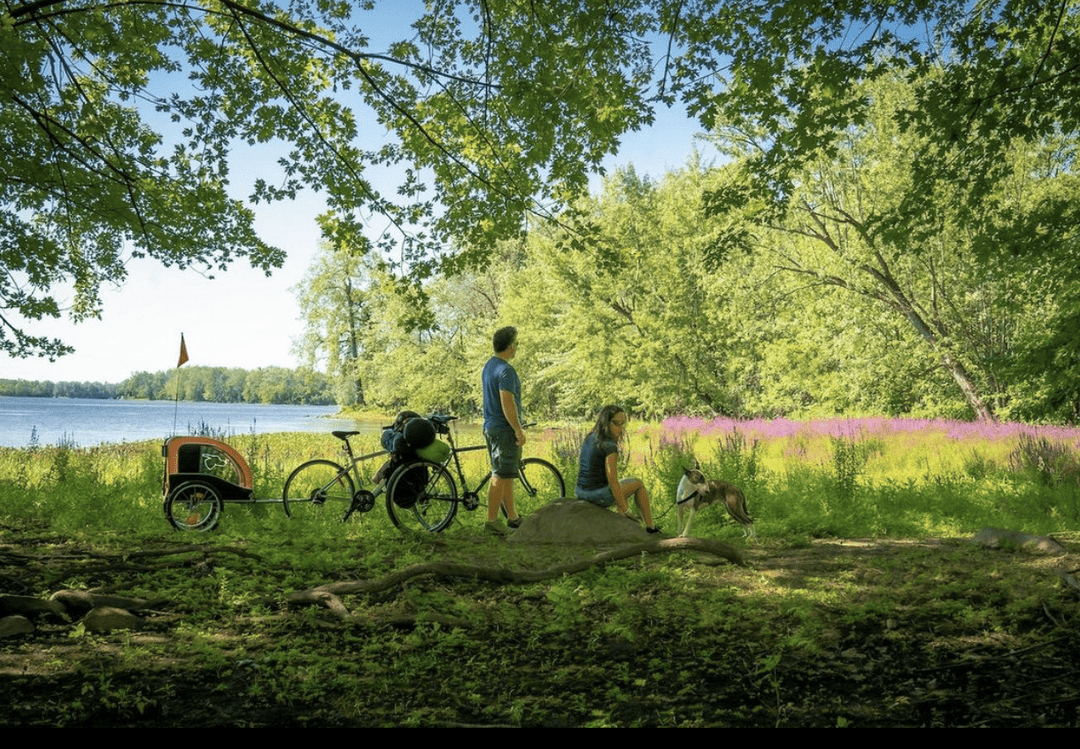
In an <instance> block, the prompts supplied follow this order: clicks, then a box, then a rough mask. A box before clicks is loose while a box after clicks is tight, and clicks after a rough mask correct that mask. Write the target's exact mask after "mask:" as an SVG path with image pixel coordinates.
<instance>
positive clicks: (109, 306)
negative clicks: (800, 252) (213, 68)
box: [0, 107, 715, 382]
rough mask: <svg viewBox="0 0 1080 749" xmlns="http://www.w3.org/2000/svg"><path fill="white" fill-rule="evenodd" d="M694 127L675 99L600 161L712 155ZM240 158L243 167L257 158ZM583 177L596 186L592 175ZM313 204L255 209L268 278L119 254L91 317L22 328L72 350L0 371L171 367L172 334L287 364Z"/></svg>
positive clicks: (215, 356) (204, 348)
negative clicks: (121, 274) (272, 262)
mask: <svg viewBox="0 0 1080 749" xmlns="http://www.w3.org/2000/svg"><path fill="white" fill-rule="evenodd" d="M699 131H700V127H699V126H698V124H697V123H696V121H694V120H691V119H689V118H688V117H687V116H686V115H685V111H684V110H683V109H682V108H681V107H676V108H675V109H672V110H666V109H661V110H660V111H659V112H657V119H656V122H655V124H654V125H653V126H652V127H650V128H649V129H647V130H643V131H640V132H636V133H629V134H627V135H626V136H625V137H624V139H623V143H622V146H621V148H620V150H619V152H618V153H617V154H615V155H614V156H612V157H609V158H608V159H607V161H606V162H605V164H604V166H605V168H607V170H608V171H611V170H612V169H613V168H614V167H616V166H622V165H626V164H633V165H634V167H635V169H636V170H637V171H638V173H639V174H649V175H652V176H654V177H659V176H660V175H662V174H663V173H664V172H665V171H668V170H670V169H677V168H680V167H682V166H683V165H684V164H685V163H686V161H687V159H688V158H689V156H690V154H691V152H692V151H693V149H694V148H695V147H697V148H698V149H699V150H701V151H702V153H703V154H704V156H705V158H706V159H708V158H714V157H715V152H714V151H712V150H711V149H710V148H709V147H707V146H706V145H705V144H702V143H701V142H698V141H695V138H694V136H695V133H698V132H699ZM245 158H246V160H247V163H248V164H250V165H251V166H250V168H252V169H257V168H258V164H259V163H266V162H262V160H261V159H253V158H251V157H250V156H247V157H245ZM271 161H272V160H271ZM234 171H235V172H236V173H235V174H234V176H235V177H236V179H235V182H236V184H238V185H240V186H245V185H250V184H251V182H252V180H253V177H252V174H253V172H249V173H247V174H245V173H244V172H245V166H244V164H238V166H237V167H235V168H234ZM593 185H594V188H595V187H596V186H598V185H599V178H596V179H595V180H594V182H593ZM390 192H391V194H392V190H391V191H390ZM322 210H323V206H322V205H321V203H320V200H319V195H318V194H316V193H312V192H305V193H303V194H302V195H301V196H300V198H299V199H298V200H297V201H295V202H292V203H280V204H276V205H273V206H270V207H262V206H260V207H256V228H257V230H258V231H259V232H260V234H261V236H262V237H263V238H264V239H265V240H266V241H268V242H269V243H270V244H273V245H276V246H278V247H281V248H282V249H283V250H285V251H286V253H287V255H288V258H287V260H286V262H285V265H284V266H283V267H282V268H280V269H278V270H276V271H275V272H274V274H273V275H272V276H271V277H269V278H267V277H266V276H265V275H264V274H263V273H262V272H261V271H257V270H253V269H252V268H250V266H247V265H246V263H245V261H243V260H241V261H237V262H235V263H233V264H232V265H231V266H230V268H229V269H228V270H227V271H225V272H218V273H217V274H216V277H215V278H213V279H210V278H207V277H204V276H201V275H199V274H198V273H196V272H194V271H191V270H188V271H179V270H177V269H175V268H165V267H163V266H161V265H160V264H159V263H156V262H153V261H149V260H137V261H135V260H133V261H131V262H129V264H128V271H129V276H128V278H127V280H126V282H125V283H124V285H123V286H122V287H119V288H116V287H113V286H105V287H103V288H102V294H101V296H102V302H103V307H102V316H101V319H100V320H89V321H85V322H83V323H80V324H74V323H72V322H71V321H70V320H68V319H67V318H60V319H57V320H52V319H46V320H43V321H41V322H39V323H34V324H32V325H31V324H27V325H26V326H25V329H26V330H27V332H29V333H31V334H34V335H47V336H49V337H57V338H60V339H61V340H63V341H64V342H65V343H68V344H69V345H72V346H74V347H75V353H74V354H71V355H69V356H66V357H62V358H60V359H58V360H57V361H56V362H55V363H50V362H49V361H48V360H47V359H37V358H32V359H11V358H7V357H3V355H0V378H4V379H23V380H52V381H67V380H74V381H97V382H120V381H122V380H124V379H125V378H126V377H128V376H129V375H130V374H132V373H133V372H138V371H149V372H155V371H159V370H163V369H169V368H171V367H174V366H176V361H177V356H178V353H179V347H180V334H181V333H183V334H184V336H185V339H186V342H187V349H188V353H189V355H190V357H191V358H190V362H191V364H192V365H201V366H221V367H243V368H245V369H255V368H258V367H266V366H282V367H293V366H296V365H297V362H296V361H295V359H294V357H293V356H292V353H291V348H292V345H293V341H294V340H296V339H298V338H299V337H300V336H301V334H302V332H303V321H302V320H300V317H299V314H300V313H299V307H298V305H297V302H296V292H295V291H294V289H295V287H296V286H297V284H299V283H300V281H301V280H302V278H303V276H304V274H305V272H306V270H307V268H308V266H309V264H310V262H311V259H312V257H313V256H314V253H315V250H316V247H317V245H318V241H319V230H318V227H317V226H316V224H315V217H316V216H317V215H318V214H319V213H320V212H321V211H322Z"/></svg>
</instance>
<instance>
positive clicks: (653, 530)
mask: <svg viewBox="0 0 1080 749" xmlns="http://www.w3.org/2000/svg"><path fill="white" fill-rule="evenodd" d="M645 532H646V533H659V532H660V526H658V525H656V526H653V527H652V528H649V527H646V528H645Z"/></svg>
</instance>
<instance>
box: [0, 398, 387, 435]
mask: <svg viewBox="0 0 1080 749" xmlns="http://www.w3.org/2000/svg"><path fill="white" fill-rule="evenodd" d="M336 413H337V406H275V405H261V404H260V405H256V404H250V403H194V402H190V401H181V402H180V403H179V404H176V403H174V402H172V401H116V400H92V399H83V398H15V397H10V396H0V446H4V447H26V446H27V445H29V444H30V443H31V439H32V438H33V437H36V439H37V444H39V445H42V446H49V445H56V444H57V443H58V442H60V441H64V442H74V443H75V444H76V445H78V446H79V447H90V446H93V445H100V444H103V443H110V442H137V441H141V440H146V439H164V438H165V437H168V436H170V435H174V434H181V435H182V434H190V433H191V431H193V430H198V429H199V428H200V426H201V425H205V426H207V427H209V428H211V429H212V430H214V432H222V431H223V432H225V434H226V435H231V434H250V433H251V432H255V433H256V434H270V433H274V432H326V433H329V432H330V431H331V430H334V429H355V430H360V431H370V432H375V431H377V430H378V428H379V425H375V424H371V423H370V422H357V421H354V420H352V419H341V418H335V417H334V415H335V414H336ZM174 423H175V427H174Z"/></svg>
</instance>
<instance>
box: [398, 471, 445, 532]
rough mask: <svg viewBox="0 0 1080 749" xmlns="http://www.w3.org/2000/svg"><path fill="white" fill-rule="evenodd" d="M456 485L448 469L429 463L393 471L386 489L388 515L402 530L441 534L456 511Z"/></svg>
mask: <svg viewBox="0 0 1080 749" xmlns="http://www.w3.org/2000/svg"><path fill="white" fill-rule="evenodd" d="M457 506H458V500H457V486H455V485H454V479H453V478H452V477H451V476H450V474H449V473H448V472H447V470H446V469H445V468H443V467H442V466H441V465H439V464H438V463H431V462H429V461H426V460H420V461H416V462H414V463H408V464H406V465H403V466H402V467H401V468H399V469H397V470H396V471H394V475H393V476H391V477H390V481H389V482H388V484H387V489H386V512H387V513H388V514H389V515H390V519H391V520H392V521H394V525H396V526H397V527H398V528H401V529H402V530H422V531H429V532H431V533H438V532H439V531H441V530H443V529H445V528H446V527H447V526H449V525H450V523H451V521H453V519H454V514H455V513H456V512H457Z"/></svg>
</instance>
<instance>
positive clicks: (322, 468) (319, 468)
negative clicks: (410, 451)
mask: <svg viewBox="0 0 1080 749" xmlns="http://www.w3.org/2000/svg"><path fill="white" fill-rule="evenodd" d="M330 434H332V435H334V436H335V437H337V438H338V439H339V440H341V441H342V442H343V443H344V445H343V447H342V449H343V450H344V451H345V454H346V455H347V456H348V457H349V460H348V465H346V466H343V465H340V464H339V463H335V462H334V461H332V460H325V459H321V458H320V459H316V460H309V461H308V462H306V463H302V464H301V465H299V466H297V467H296V468H295V469H294V470H293V472H292V473H291V474H289V478H288V479H286V481H285V488H284V490H283V491H282V495H281V502H282V504H283V505H284V507H285V514H286V515H287V516H289V517H290V518H292V517H298V516H301V515H305V514H312V515H314V514H323V513H324V512H325V508H326V507H327V506H330V507H337V508H339V509H340V510H341V511H342V515H341V517H340V520H341V522H343V523H344V522H345V521H346V520H348V519H349V517H350V516H351V515H352V514H353V513H354V512H368V511H369V510H371V509H373V508H374V507H375V500H376V498H377V497H378V495H379V493H381V491H382V488H381V487H380V486H376V487H374V489H375V491H371V490H369V489H365V488H363V487H364V483H365V482H364V477H363V476H361V475H360V467H359V466H360V464H361V463H363V462H364V461H365V460H370V459H371V458H377V457H379V456H380V455H389V453H388V452H387V451H386V450H379V451H377V452H373V453H367V454H366V455H354V454H353V449H352V445H351V444H350V443H349V438H350V437H355V436H356V435H358V434H360V432H342V431H333V432H331V433H330ZM353 477H355V479H356V480H355V481H354V480H353ZM357 485H359V486H360V487H361V488H360V489H359V490H358V489H357V488H356V487H357Z"/></svg>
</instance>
